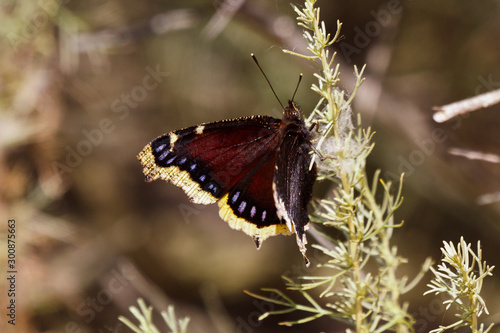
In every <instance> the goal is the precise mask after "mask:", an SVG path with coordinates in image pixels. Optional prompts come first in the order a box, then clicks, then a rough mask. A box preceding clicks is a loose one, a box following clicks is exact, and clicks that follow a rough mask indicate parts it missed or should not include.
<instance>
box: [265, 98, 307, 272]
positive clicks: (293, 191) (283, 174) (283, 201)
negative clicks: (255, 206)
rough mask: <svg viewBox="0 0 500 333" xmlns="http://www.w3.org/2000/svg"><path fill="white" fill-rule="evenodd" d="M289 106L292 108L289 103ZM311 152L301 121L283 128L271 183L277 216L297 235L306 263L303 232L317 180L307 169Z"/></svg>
mask: <svg viewBox="0 0 500 333" xmlns="http://www.w3.org/2000/svg"><path fill="white" fill-rule="evenodd" d="M290 107H294V105H293V104H291V106H290ZM285 112H286V110H285ZM297 112H298V111H297ZM297 119H298V118H297ZM310 150H311V143H310V140H309V131H308V130H307V129H306V127H305V125H304V124H303V121H302V120H301V119H300V121H299V120H296V121H295V122H293V124H291V125H289V126H284V129H283V137H282V140H281V143H280V144H279V147H278V151H277V153H276V172H275V173H274V180H273V195H274V201H275V203H276V208H277V216H278V218H280V219H282V220H283V221H285V222H286V225H287V226H288V229H289V230H290V231H294V232H295V234H296V235H297V244H298V246H299V248H300V251H301V252H302V254H303V255H304V258H305V259H306V263H308V260H307V258H306V257H305V252H306V248H305V244H307V241H306V236H305V231H306V230H307V227H308V224H309V216H308V213H307V205H308V204H309V201H311V197H312V187H313V184H314V181H315V180H316V165H313V168H312V169H311V170H309V166H310V164H311V155H310V154H309V152H310Z"/></svg>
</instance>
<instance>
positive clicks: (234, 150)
mask: <svg viewBox="0 0 500 333" xmlns="http://www.w3.org/2000/svg"><path fill="white" fill-rule="evenodd" d="M266 79H267V78H266ZM310 140H311V138H310V132H309V130H308V128H307V127H306V125H305V123H304V120H303V119H302V116H301V114H300V111H299V109H298V108H297V106H296V104H295V103H294V102H293V98H292V100H291V101H289V102H288V106H286V107H285V108H284V112H283V118H282V119H281V120H280V119H277V118H273V117H268V116H252V117H244V118H238V119H232V120H223V121H218V122H213V123H205V124H201V125H198V126H193V127H188V128H185V129H180V130H177V131H173V132H170V133H167V134H164V135H162V136H159V137H157V138H156V139H154V140H153V141H151V143H149V144H148V145H147V146H146V147H144V149H143V150H142V151H141V152H140V153H139V155H138V156H137V158H138V159H139V160H140V162H141V164H142V166H143V172H144V175H145V176H146V181H147V182H151V181H153V180H156V179H163V180H166V181H169V182H170V183H172V184H174V185H176V186H178V187H180V188H182V190H184V192H185V193H186V194H187V195H188V197H189V199H190V200H191V201H192V202H194V203H198V204H204V205H208V204H212V203H215V202H218V204H219V215H220V217H221V218H222V219H223V220H224V221H226V222H227V223H228V224H229V226H230V227H231V228H233V229H236V230H241V231H243V232H244V233H246V234H247V235H249V236H251V237H252V238H253V240H254V241H255V244H256V245H257V248H260V245H261V243H262V242H263V241H264V240H266V239H267V238H268V237H270V236H274V235H278V234H285V235H290V234H293V233H295V235H296V238H297V244H298V246H299V249H300V252H301V253H302V255H303V256H304V259H305V261H306V265H309V261H308V259H307V257H306V255H305V253H306V247H305V244H306V243H307V240H306V235H305V231H306V230H307V228H308V224H309V217H308V214H307V204H308V203H309V201H310V200H311V196H312V187H313V183H314V181H315V179H316V166H315V165H313V167H312V168H311V169H310V164H311V158H312V157H311V155H310V151H311V149H312V144H311V141H310Z"/></svg>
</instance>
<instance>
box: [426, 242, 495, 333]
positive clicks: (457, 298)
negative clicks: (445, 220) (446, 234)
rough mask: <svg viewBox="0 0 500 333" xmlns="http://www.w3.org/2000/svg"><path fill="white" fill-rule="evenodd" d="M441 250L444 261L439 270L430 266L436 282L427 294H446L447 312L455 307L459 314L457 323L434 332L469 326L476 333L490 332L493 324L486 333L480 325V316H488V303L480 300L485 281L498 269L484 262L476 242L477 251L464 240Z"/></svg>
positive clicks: (429, 285)
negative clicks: (494, 269) (484, 314)
mask: <svg viewBox="0 0 500 333" xmlns="http://www.w3.org/2000/svg"><path fill="white" fill-rule="evenodd" d="M443 244H444V246H443V247H442V248H441V252H442V253H443V259H442V260H441V263H440V264H439V265H438V266H437V269H435V268H434V267H431V271H432V273H433V274H434V279H433V280H432V281H431V283H430V284H428V285H427V286H428V287H429V290H428V291H426V292H425V293H424V295H428V294H432V293H434V294H436V295H437V294H446V295H447V296H448V298H447V299H446V300H445V301H444V302H443V304H444V305H446V310H449V309H450V307H451V306H452V305H456V306H457V307H458V310H459V312H458V313H456V314H455V315H456V316H457V317H458V318H459V320H458V321H456V322H454V323H453V324H451V325H448V326H439V328H437V329H435V330H432V331H431V333H440V332H444V331H446V330H448V329H451V328H453V329H457V328H459V327H463V326H469V327H470V329H471V331H472V332H473V333H479V332H484V333H486V332H488V331H489V330H490V329H491V328H492V327H493V324H491V325H490V326H489V327H488V328H487V329H486V330H485V329H484V324H480V325H479V324H478V318H479V316H481V314H483V312H484V313H486V314H488V309H487V308H486V303H485V302H484V299H483V298H482V297H481V288H482V286H483V280H484V278H485V277H487V276H491V275H493V274H492V273H491V272H492V271H493V268H495V266H489V265H487V264H486V261H483V260H482V251H481V243H480V242H479V241H478V242H477V251H476V252H474V251H473V250H472V246H471V244H467V243H466V242H465V240H464V238H463V237H461V238H460V243H459V244H458V245H457V246H456V247H455V245H454V244H453V243H452V242H449V243H446V242H443Z"/></svg>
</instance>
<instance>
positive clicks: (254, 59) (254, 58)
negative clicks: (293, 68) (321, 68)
mask: <svg viewBox="0 0 500 333" xmlns="http://www.w3.org/2000/svg"><path fill="white" fill-rule="evenodd" d="M251 56H252V58H253V61H255V63H256V64H257V67H259V69H260V72H261V73H262V75H264V77H265V78H266V81H267V83H268V84H269V87H271V91H272V92H273V94H274V97H276V99H277V100H278V103H280V105H281V108H283V109H284V108H285V107H284V106H283V103H281V101H280V99H279V98H278V95H276V92H275V91H274V89H273V86H272V85H271V82H270V81H269V79H268V78H267V76H266V73H264V71H263V70H262V67H260V65H259V62H258V61H257V58H256V57H255V55H254V54H253V53H252V54H251ZM301 75H302V74H301ZM299 82H300V80H299ZM295 91H297V89H295ZM294 95H295V94H294ZM292 99H293V98H292Z"/></svg>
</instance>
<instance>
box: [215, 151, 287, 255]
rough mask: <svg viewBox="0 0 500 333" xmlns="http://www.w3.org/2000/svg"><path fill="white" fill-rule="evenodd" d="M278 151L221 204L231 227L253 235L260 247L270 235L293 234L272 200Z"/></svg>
mask: <svg viewBox="0 0 500 333" xmlns="http://www.w3.org/2000/svg"><path fill="white" fill-rule="evenodd" d="M275 157H276V155H275V152H273V153H271V154H270V155H269V156H268V157H267V158H265V159H263V160H262V161H260V163H259V164H258V165H257V166H256V167H255V168H254V169H253V170H252V171H251V172H249V173H247V174H246V175H245V176H244V177H243V178H242V179H241V180H240V181H239V182H238V183H237V184H236V185H234V186H233V187H232V188H231V189H230V191H229V192H228V193H226V194H225V195H224V197H222V199H221V200H220V201H219V207H220V210H219V214H220V216H221V218H222V219H223V220H224V221H226V222H227V223H228V224H229V226H230V227H231V228H233V229H236V230H241V231H243V232H245V233H246V234H247V235H249V236H251V237H252V238H253V240H254V241H255V244H256V245H257V248H259V247H260V245H261V244H262V242H263V241H264V240H266V238H268V237H270V236H275V235H278V234H285V235H289V234H291V233H292V232H291V231H290V230H289V229H288V228H287V226H286V224H285V223H283V222H282V221H281V219H279V218H278V216H277V213H276V204H275V202H274V198H273V188H272V184H273V176H274V171H275Z"/></svg>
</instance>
